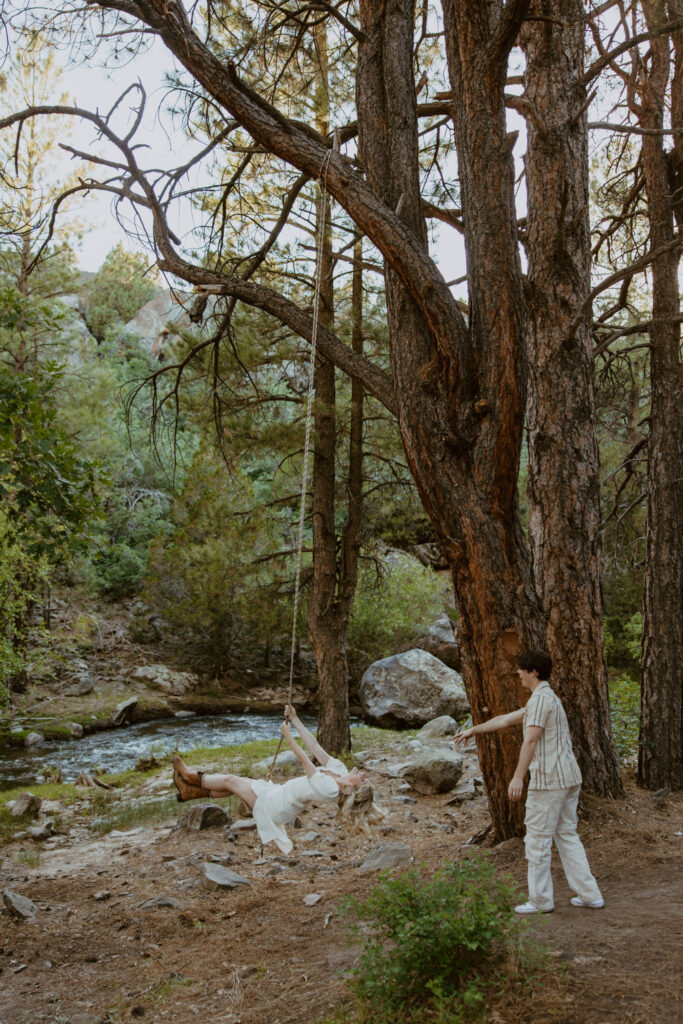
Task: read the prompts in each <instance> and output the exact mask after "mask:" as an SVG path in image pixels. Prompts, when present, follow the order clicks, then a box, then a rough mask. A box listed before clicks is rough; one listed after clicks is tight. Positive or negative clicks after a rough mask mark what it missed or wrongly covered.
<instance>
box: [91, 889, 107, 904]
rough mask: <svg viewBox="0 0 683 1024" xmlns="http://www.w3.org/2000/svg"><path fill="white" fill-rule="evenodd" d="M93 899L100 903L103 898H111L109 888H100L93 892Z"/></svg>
mask: <svg viewBox="0 0 683 1024" xmlns="http://www.w3.org/2000/svg"><path fill="white" fill-rule="evenodd" d="M93 899H94V900H97V902H98V903H102V902H103V901H104V900H109V899H111V893H110V892H109V889H100V891H99V892H96V893H95V895H94V896H93Z"/></svg>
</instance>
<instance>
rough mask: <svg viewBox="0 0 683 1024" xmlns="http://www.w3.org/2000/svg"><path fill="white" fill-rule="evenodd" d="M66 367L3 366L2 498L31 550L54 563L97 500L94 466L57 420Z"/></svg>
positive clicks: (0, 394)
mask: <svg viewBox="0 0 683 1024" xmlns="http://www.w3.org/2000/svg"><path fill="white" fill-rule="evenodd" d="M62 379H63V372H62V370H61V369H60V368H59V367H57V366H56V365H54V364H46V365H45V366H44V367H42V368H41V369H40V370H36V371H35V372H34V373H33V374H31V375H29V374H25V373H16V372H13V371H11V370H7V369H0V500H2V501H3V502H4V503H10V506H11V509H12V515H13V518H14V519H15V521H16V524H17V528H18V530H20V532H21V535H22V537H23V539H24V542H25V543H26V545H27V546H28V548H29V550H30V551H31V552H33V553H35V554H37V555H40V554H45V555H47V556H48V557H49V558H50V560H51V561H52V562H53V563H57V562H59V561H61V560H62V559H63V558H64V555H65V553H66V551H67V550H68V548H69V547H70V546H71V545H72V543H73V542H74V540H75V539H76V538H77V537H78V535H79V534H80V533H81V532H82V531H83V530H84V529H85V526H86V523H87V522H88V521H89V519H90V518H91V517H92V515H93V513H94V512H95V509H96V506H97V500H96V496H95V467H94V466H93V464H92V463H89V462H87V461H85V460H83V459H82V458H80V456H79V454H78V450H77V448H76V445H75V444H74V443H73V441H71V439H70V438H69V437H68V436H67V434H66V432H65V431H64V430H62V429H61V428H60V426H59V425H58V423H57V412H56V401H57V398H56V391H57V389H58V388H59V386H60V385H61V383H62Z"/></svg>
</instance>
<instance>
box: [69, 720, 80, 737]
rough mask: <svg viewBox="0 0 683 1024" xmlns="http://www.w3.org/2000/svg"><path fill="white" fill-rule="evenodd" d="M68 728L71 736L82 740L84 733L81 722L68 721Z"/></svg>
mask: <svg viewBox="0 0 683 1024" xmlns="http://www.w3.org/2000/svg"><path fill="white" fill-rule="evenodd" d="M66 728H67V729H68V730H69V736H71V737H72V738H73V739H75V740H80V738H81V736H82V735H83V726H82V725H81V724H80V723H79V722H67V723H66Z"/></svg>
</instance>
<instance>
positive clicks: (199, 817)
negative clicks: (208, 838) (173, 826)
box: [178, 804, 232, 832]
mask: <svg viewBox="0 0 683 1024" xmlns="http://www.w3.org/2000/svg"><path fill="white" fill-rule="evenodd" d="M231 821H232V818H231V817H230V815H229V814H228V813H227V811H224V810H223V808H222V807H218V805H217V804H195V806H194V807H190V808H189V810H187V811H185V813H184V814H183V815H181V816H180V818H179V819H178V828H183V829H188V830H190V831H193V832H201V831H202V830H203V829H205V828H218V827H220V826H221V825H229V824H230V823H231Z"/></svg>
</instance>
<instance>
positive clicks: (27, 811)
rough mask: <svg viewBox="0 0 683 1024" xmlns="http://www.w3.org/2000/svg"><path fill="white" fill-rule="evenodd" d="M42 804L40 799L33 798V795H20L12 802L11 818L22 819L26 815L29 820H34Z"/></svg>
mask: <svg viewBox="0 0 683 1024" xmlns="http://www.w3.org/2000/svg"><path fill="white" fill-rule="evenodd" d="M42 803H43V801H42V800H41V799H40V797H39V796H34V795H33V793H29V792H26V793H20V794H19V796H18V797H17V798H16V800H13V801H12V812H11V813H12V817H13V818H23V816H24V815H27V817H29V818H35V816H36V815H37V813H38V811H39V810H40V808H41V806H42Z"/></svg>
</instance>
